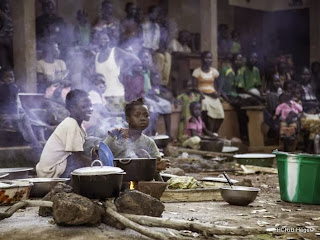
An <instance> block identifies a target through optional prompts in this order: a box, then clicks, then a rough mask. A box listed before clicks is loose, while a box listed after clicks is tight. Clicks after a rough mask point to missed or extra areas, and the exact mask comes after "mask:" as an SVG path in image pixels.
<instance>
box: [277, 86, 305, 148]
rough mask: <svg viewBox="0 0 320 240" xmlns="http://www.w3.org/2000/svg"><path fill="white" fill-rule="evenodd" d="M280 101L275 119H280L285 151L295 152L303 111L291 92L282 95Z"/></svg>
mask: <svg viewBox="0 0 320 240" xmlns="http://www.w3.org/2000/svg"><path fill="white" fill-rule="evenodd" d="M279 100H280V104H279V105H278V106H277V108H276V111H275V115H274V117H273V119H274V120H275V119H276V118H278V117H280V121H281V123H280V136H281V139H282V140H283V141H284V150H285V151H294V150H295V149H296V143H297V142H296V139H297V134H298V132H299V126H300V122H299V117H298V116H299V114H300V113H301V112H302V110H303V109H302V106H301V105H300V104H298V103H296V102H295V101H294V100H293V98H292V95H291V93H290V92H284V93H282V94H281V95H280V98H279Z"/></svg>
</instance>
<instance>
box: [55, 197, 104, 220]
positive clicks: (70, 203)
mask: <svg viewBox="0 0 320 240" xmlns="http://www.w3.org/2000/svg"><path fill="white" fill-rule="evenodd" d="M52 201H53V207H52V209H53V219H54V221H55V223H56V224H57V225H62V226H66V225H67V226H70V225H90V226H93V225H98V224H100V223H101V218H102V216H103V215H104V208H103V207H101V206H99V205H98V204H96V203H94V202H93V201H91V200H90V199H89V198H86V197H83V196H80V195H78V194H75V193H57V194H55V195H54V197H53V199H52Z"/></svg>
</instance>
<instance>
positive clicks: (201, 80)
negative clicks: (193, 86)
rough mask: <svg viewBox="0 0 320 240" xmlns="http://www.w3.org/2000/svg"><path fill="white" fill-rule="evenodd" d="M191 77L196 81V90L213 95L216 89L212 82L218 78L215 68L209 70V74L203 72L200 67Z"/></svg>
mask: <svg viewBox="0 0 320 240" xmlns="http://www.w3.org/2000/svg"><path fill="white" fill-rule="evenodd" d="M192 76H193V77H195V78H197V79H198V89H199V90H200V91H201V92H203V93H207V94H210V93H214V92H216V89H215V88H214V80H215V78H217V77H219V72H218V70H216V69H215V68H212V67H211V68H210V71H209V72H207V73H206V72H203V71H202V70H201V67H199V68H196V69H195V70H194V71H193V73H192Z"/></svg>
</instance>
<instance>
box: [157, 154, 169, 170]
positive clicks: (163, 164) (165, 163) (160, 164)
mask: <svg viewBox="0 0 320 240" xmlns="http://www.w3.org/2000/svg"><path fill="white" fill-rule="evenodd" d="M168 167H170V161H169V159H162V158H160V157H159V158H157V171H159V172H160V171H163V170H165V169H166V168H168Z"/></svg>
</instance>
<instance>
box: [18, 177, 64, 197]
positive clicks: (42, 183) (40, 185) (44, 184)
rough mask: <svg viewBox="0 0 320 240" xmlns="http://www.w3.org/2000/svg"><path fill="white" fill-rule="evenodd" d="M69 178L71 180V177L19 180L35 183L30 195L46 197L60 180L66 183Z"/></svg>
mask: <svg viewBox="0 0 320 240" xmlns="http://www.w3.org/2000/svg"><path fill="white" fill-rule="evenodd" d="M69 180H70V178H26V179H19V181H24V182H31V183H33V186H32V188H31V192H30V197H44V196H45V195H46V194H47V193H48V192H50V191H51V189H53V188H54V187H55V186H56V185H57V184H58V183H59V182H61V183H65V182H67V181H69Z"/></svg>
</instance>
